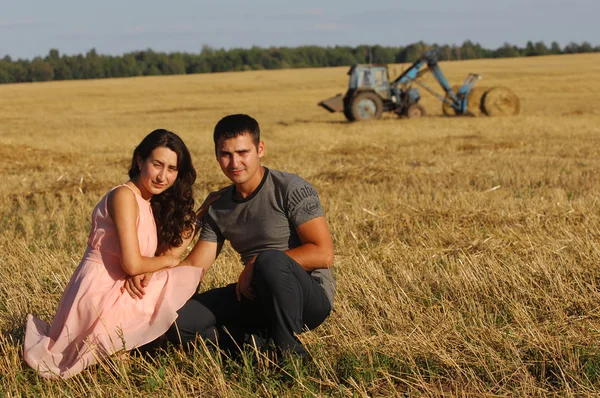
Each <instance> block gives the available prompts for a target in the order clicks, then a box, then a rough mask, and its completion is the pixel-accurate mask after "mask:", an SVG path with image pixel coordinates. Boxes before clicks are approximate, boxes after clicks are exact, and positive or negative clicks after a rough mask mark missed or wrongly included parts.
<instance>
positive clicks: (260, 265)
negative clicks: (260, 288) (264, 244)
mask: <svg viewBox="0 0 600 398" xmlns="http://www.w3.org/2000/svg"><path fill="white" fill-rule="evenodd" d="M290 261H291V259H290V257H289V256H288V255H287V254H285V253H284V252H282V251H279V250H267V251H264V252H262V253H260V254H259V255H258V256H257V257H256V260H254V271H253V272H254V274H253V278H254V280H255V281H257V282H258V283H266V284H268V285H272V284H273V283H275V282H276V281H277V280H278V279H279V276H280V274H281V273H283V272H288V271H289V262H290Z"/></svg>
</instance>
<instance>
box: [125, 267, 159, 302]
mask: <svg viewBox="0 0 600 398" xmlns="http://www.w3.org/2000/svg"><path fill="white" fill-rule="evenodd" d="M152 275H153V272H147V273H145V274H139V275H135V276H128V277H127V278H126V279H125V283H124V284H123V287H122V288H121V293H123V291H125V290H126V291H127V293H129V295H130V296H131V298H133V299H135V298H139V299H141V298H144V294H146V292H145V291H144V288H145V287H146V286H148V283H150V279H152Z"/></svg>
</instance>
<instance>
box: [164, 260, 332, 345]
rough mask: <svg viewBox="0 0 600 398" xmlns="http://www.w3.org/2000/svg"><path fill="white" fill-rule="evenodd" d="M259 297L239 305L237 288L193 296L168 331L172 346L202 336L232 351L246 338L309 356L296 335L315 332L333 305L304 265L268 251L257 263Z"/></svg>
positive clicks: (255, 275) (255, 280)
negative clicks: (270, 341)
mask: <svg viewBox="0 0 600 398" xmlns="http://www.w3.org/2000/svg"><path fill="white" fill-rule="evenodd" d="M252 287H253V289H254V293H255V296H256V297H255V299H254V300H249V299H248V298H246V297H242V300H241V301H238V299H237V296H236V292H235V288H236V284H235V283H233V284H230V285H227V286H225V287H222V288H217V289H213V290H209V291H207V292H204V293H201V294H196V295H194V296H193V297H192V298H191V299H190V300H189V301H188V302H187V303H186V304H185V305H184V306H183V307H182V308H181V309H180V310H179V311H178V314H179V317H178V318H177V320H176V321H175V323H174V324H173V325H172V326H171V328H170V329H169V330H168V332H167V338H168V339H169V341H171V342H172V343H176V344H179V343H181V344H183V345H184V346H188V344H190V343H193V342H194V340H195V339H196V337H197V336H200V337H202V338H204V339H206V340H208V341H210V342H212V343H214V344H215V345H218V346H219V347H220V348H222V349H223V350H225V351H226V352H229V353H234V352H235V351H236V350H239V349H240V348H242V346H243V344H244V341H245V340H248V336H251V335H254V336H259V337H260V338H261V339H259V340H262V341H264V340H265V338H268V339H272V341H273V343H274V344H275V346H276V347H277V349H278V351H279V352H281V353H283V354H284V355H287V354H289V353H296V354H299V355H300V356H306V351H305V349H304V347H303V346H302V343H300V341H299V340H298V338H297V337H296V336H295V334H299V333H301V332H302V331H303V330H305V329H314V328H316V327H317V326H319V325H320V324H321V323H323V321H324V320H325V319H326V318H327V316H328V315H329V313H330V312H331V305H330V304H329V300H328V299H327V296H326V294H325V290H324V289H323V288H322V287H321V286H320V285H319V283H318V282H317V281H315V280H314V279H312V278H311V277H310V274H309V273H308V272H307V271H306V270H304V269H303V268H302V267H301V266H300V264H298V263H297V262H296V261H294V260H293V259H292V258H291V257H289V256H288V255H287V254H285V253H284V252H281V251H276V250H269V251H265V252H263V253H261V254H259V255H258V257H257V258H256V260H255V262H254V271H253V275H252Z"/></svg>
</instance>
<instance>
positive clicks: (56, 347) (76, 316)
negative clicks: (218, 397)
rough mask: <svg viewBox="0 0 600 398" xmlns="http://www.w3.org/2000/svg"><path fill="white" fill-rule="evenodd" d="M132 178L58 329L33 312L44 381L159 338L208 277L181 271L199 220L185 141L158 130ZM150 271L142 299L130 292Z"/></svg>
mask: <svg viewBox="0 0 600 398" xmlns="http://www.w3.org/2000/svg"><path fill="white" fill-rule="evenodd" d="M129 177H130V180H129V181H127V182H126V183H125V184H123V185H120V186H118V187H115V188H113V189H112V190H111V191H110V192H108V193H107V194H106V195H105V196H104V197H103V198H102V200H100V202H99V203H98V205H96V207H95V208H94V211H93V212H92V230H91V232H90V236H89V239H88V247H87V250H86V251H85V254H84V255H83V259H82V260H81V263H80V264H79V266H78V267H77V269H76V270H75V272H74V274H73V276H72V277H71V280H70V282H69V284H68V285H67V287H66V289H65V292H64V293H63V296H62V298H61V299H60V302H59V304H58V309H57V311H56V315H55V317H54V320H53V321H52V325H48V324H47V323H45V322H43V321H42V320H40V319H38V318H36V317H34V316H32V315H28V316H27V325H26V332H25V342H24V357H25V360H26V361H27V363H28V364H29V365H30V366H31V367H32V368H34V369H36V370H37V371H38V373H39V374H40V375H41V376H43V377H46V378H53V379H54V378H68V377H71V376H74V375H76V374H77V373H79V372H81V371H82V370H83V369H84V368H86V367H87V366H89V365H92V364H94V363H96V362H97V361H98V360H100V359H102V358H105V357H107V356H109V355H111V354H114V353H115V352H118V351H122V350H131V349H132V348H135V347H138V346H141V345H143V344H146V343H148V342H150V341H153V340H155V339H156V338H158V337H159V336H161V335H162V334H163V333H164V332H165V331H166V330H167V329H168V328H169V326H170V325H171V324H172V323H173V321H174V320H175V318H177V313H176V311H177V310H178V309H179V308H180V307H181V306H183V304H184V303H185V302H186V301H187V299H188V298H190V297H191V296H192V295H193V294H194V293H195V292H196V289H197V287H198V283H199V282H200V280H201V278H202V276H203V273H204V270H203V269H201V268H195V267H184V266H182V267H177V268H175V267H176V266H177V265H178V264H179V255H181V253H182V252H183V250H185V245H183V243H184V242H185V243H189V241H190V240H191V236H192V234H193V228H194V223H195V219H196V216H195V214H194V211H193V206H194V199H193V195H192V184H193V183H194V181H195V179H196V171H195V170H194V167H193V165H192V161H191V156H190V153H189V151H188V149H187V147H186V146H185V144H184V143H183V141H182V140H181V139H180V138H179V137H178V136H177V135H176V134H174V133H172V132H170V131H167V130H162V129H161V130H155V131H153V132H152V133H150V134H149V135H148V136H146V137H145V138H144V139H143V140H142V142H141V143H140V144H139V145H138V146H137V147H136V149H135V150H134V152H133V158H132V161H131V168H130V170H129ZM155 254H158V255H157V256H155ZM157 271H158V272H157ZM150 272H154V275H153V277H152V283H150V284H149V285H148V286H147V287H146V288H145V295H144V298H143V299H142V300H140V299H134V298H132V297H131V296H130V295H129V294H127V292H124V289H123V286H124V281H125V280H126V279H127V278H128V277H129V276H132V275H138V274H142V273H150Z"/></svg>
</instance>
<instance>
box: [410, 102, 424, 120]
mask: <svg viewBox="0 0 600 398" xmlns="http://www.w3.org/2000/svg"><path fill="white" fill-rule="evenodd" d="M426 114H427V112H425V108H423V106H422V105H419V104H412V105H411V106H409V107H408V109H407V110H406V116H408V118H409V119H416V118H419V117H423V116H425V115H426Z"/></svg>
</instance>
